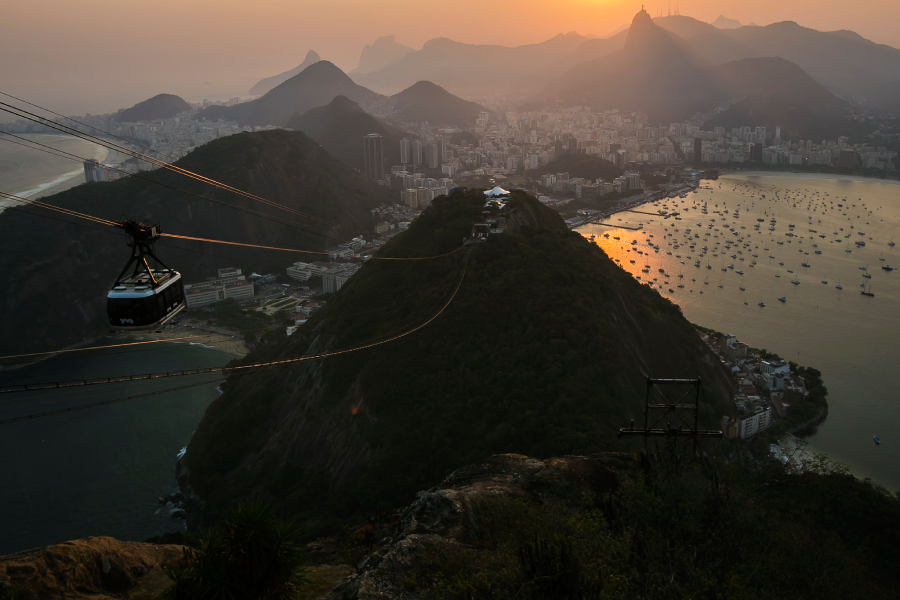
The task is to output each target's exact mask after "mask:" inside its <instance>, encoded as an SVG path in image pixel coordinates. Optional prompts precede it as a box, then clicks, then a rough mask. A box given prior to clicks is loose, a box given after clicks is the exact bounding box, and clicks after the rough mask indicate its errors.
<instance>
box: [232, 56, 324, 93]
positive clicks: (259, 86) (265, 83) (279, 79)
mask: <svg viewBox="0 0 900 600" xmlns="http://www.w3.org/2000/svg"><path fill="white" fill-rule="evenodd" d="M320 60H322V58H321V57H320V56H319V55H318V53H316V51H315V50H310V51H309V52H307V53H306V58H304V59H303V62H302V63H300V64H299V65H297V66H296V67H294V68H293V69H291V70H290V71H285V72H284V73H279V74H278V75H272V76H271V77H266V78H265V79H261V80H259V81H257V82H256V84H255V85H254V86H253V87H252V88H250V91H249V92H247V93H248V94H253V95H256V96H262V95H263V94H265V93H266V92H268V91H269V90H271V89H272V88H274V87H275V86H278V85H281V84H282V83H284V82H285V81H287V80H288V79H290V78H291V77H293V76H294V75H298V74H300V73H302V72H303V71H304V70H306V67H308V66H310V65H313V64H315V63H317V62H319V61H320Z"/></svg>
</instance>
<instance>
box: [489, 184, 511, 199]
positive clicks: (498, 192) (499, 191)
mask: <svg viewBox="0 0 900 600" xmlns="http://www.w3.org/2000/svg"><path fill="white" fill-rule="evenodd" d="M484 195H485V196H487V197H488V198H503V197H504V196H509V192H507V191H506V190H504V189H503V188H502V187H500V186H499V185H498V186H497V187H495V188H494V189H492V190H488V191H486V192H485V193H484Z"/></svg>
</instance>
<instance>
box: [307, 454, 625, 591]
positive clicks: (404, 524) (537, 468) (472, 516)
mask: <svg viewBox="0 0 900 600" xmlns="http://www.w3.org/2000/svg"><path fill="white" fill-rule="evenodd" d="M636 464H637V458H636V457H635V456H634V455H633V454H624V453H606V454H598V455H593V456H568V457H564V458H549V459H546V460H538V459H535V458H529V457H527V456H522V455H519V454H501V455H497V456H492V457H491V458H488V459H487V460H484V461H481V462H479V463H475V464H474V465H470V466H467V467H463V468H461V469H458V470H456V471H454V472H453V473H452V474H451V475H450V476H449V477H447V479H445V480H444V481H443V482H442V483H441V485H440V486H438V487H436V488H432V489H430V490H427V491H423V492H419V493H418V495H417V498H416V500H415V501H414V502H413V503H412V504H411V505H410V506H408V507H407V508H405V509H402V510H400V511H399V512H398V514H397V517H398V519H399V520H398V523H397V524H396V525H395V526H394V530H393V531H391V532H385V534H386V535H387V537H385V538H383V541H384V545H383V546H382V547H381V548H379V549H377V550H375V551H374V552H372V553H371V554H369V555H368V556H366V557H365V558H363V560H362V561H361V562H360V564H359V565H358V574H356V575H351V576H349V577H347V578H345V579H344V580H343V581H341V582H340V583H339V584H338V585H337V586H335V588H334V589H333V590H332V591H331V592H330V593H329V594H328V595H326V596H323V598H322V600H350V599H355V600H386V599H388V598H392V599H400V600H413V599H414V598H418V596H417V595H416V594H415V593H414V592H412V591H411V590H410V589H409V588H408V586H407V585H404V582H405V581H406V580H407V579H408V575H409V572H410V570H411V568H412V566H413V565H414V564H415V562H416V560H417V557H418V556H420V555H421V554H422V553H423V552H425V551H426V550H428V549H429V548H431V547H433V546H435V545H439V544H463V545H469V544H471V543H472V542H476V541H477V540H478V538H479V526H478V522H479V519H478V514H477V508H476V506H477V504H476V503H475V502H474V501H475V500H476V499H478V498H479V497H482V498H484V497H491V496H504V497H508V498H520V499H523V500H527V501H529V502H538V503H540V502H543V501H545V500H546V499H548V498H551V497H552V498H558V497H567V498H573V497H579V496H582V495H585V496H586V495H593V494H598V493H604V492H610V491H613V490H615V489H616V488H617V487H618V485H619V477H620V474H621V473H623V472H624V471H625V470H626V469H628V468H630V467H633V466H636Z"/></svg>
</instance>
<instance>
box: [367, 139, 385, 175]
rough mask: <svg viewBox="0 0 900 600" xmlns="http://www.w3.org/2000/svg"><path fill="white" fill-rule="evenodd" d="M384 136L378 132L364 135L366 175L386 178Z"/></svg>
mask: <svg viewBox="0 0 900 600" xmlns="http://www.w3.org/2000/svg"><path fill="white" fill-rule="evenodd" d="M382 143H383V138H382V136H381V135H380V134H378V133H370V134H368V135H366V136H365V137H363V151H364V153H365V165H366V177H369V178H371V179H376V180H381V179H383V178H384V148H383V146H382Z"/></svg>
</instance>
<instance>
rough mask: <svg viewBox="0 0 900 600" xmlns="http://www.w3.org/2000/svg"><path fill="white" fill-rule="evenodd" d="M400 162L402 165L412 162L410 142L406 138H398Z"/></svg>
mask: <svg viewBox="0 0 900 600" xmlns="http://www.w3.org/2000/svg"><path fill="white" fill-rule="evenodd" d="M400 163H401V164H404V165H408V164H411V163H412V144H410V143H409V140H408V139H406V138H403V139H402V140H400Z"/></svg>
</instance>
